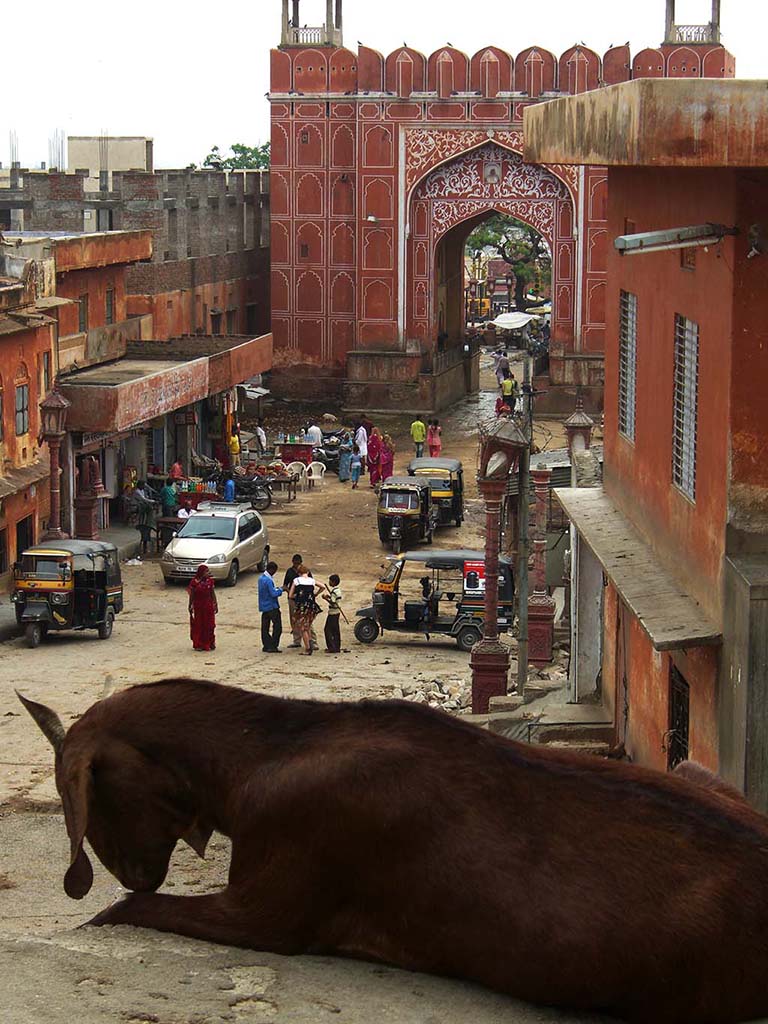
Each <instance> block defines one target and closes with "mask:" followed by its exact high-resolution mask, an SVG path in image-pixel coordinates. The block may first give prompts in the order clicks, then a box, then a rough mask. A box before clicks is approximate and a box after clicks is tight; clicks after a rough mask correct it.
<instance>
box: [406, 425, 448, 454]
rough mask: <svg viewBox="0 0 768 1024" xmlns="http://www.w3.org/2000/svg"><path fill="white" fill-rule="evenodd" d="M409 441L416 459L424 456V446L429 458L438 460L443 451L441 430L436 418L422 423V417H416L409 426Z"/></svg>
mask: <svg viewBox="0 0 768 1024" xmlns="http://www.w3.org/2000/svg"><path fill="white" fill-rule="evenodd" d="M411 440H412V441H413V444H414V448H415V449H416V458H417V459H420V458H422V456H423V455H424V445H425V444H426V446H427V451H428V452H429V457H430V458H431V459H438V458H439V457H440V453H441V452H442V450H443V428H442V427H441V426H440V421H439V420H438V419H437V418H433V419H431V420H427V422H426V423H425V422H424V419H423V417H422V416H417V417H416V419H415V420H414V421H413V423H412V424H411Z"/></svg>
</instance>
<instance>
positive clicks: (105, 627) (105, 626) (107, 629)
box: [99, 608, 115, 640]
mask: <svg viewBox="0 0 768 1024" xmlns="http://www.w3.org/2000/svg"><path fill="white" fill-rule="evenodd" d="M114 624H115V613H114V612H113V611H112V609H111V608H107V614H106V616H105V617H104V621H103V622H100V623H99V640H109V638H110V637H111V636H112V627H113V626H114Z"/></svg>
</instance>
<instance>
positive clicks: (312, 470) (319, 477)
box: [307, 462, 327, 487]
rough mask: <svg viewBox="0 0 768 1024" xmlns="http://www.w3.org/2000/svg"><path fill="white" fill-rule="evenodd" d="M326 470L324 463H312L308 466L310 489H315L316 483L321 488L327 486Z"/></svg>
mask: <svg viewBox="0 0 768 1024" xmlns="http://www.w3.org/2000/svg"><path fill="white" fill-rule="evenodd" d="M326 468H327V467H326V466H325V465H324V464H323V463H322V462H310V464H309V465H308V466H307V480H308V482H309V486H310V487H314V485H315V482H316V481H317V483H319V485H320V486H321V487H323V486H324V485H325V470H326Z"/></svg>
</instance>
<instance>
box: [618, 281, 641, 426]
mask: <svg viewBox="0 0 768 1024" xmlns="http://www.w3.org/2000/svg"><path fill="white" fill-rule="evenodd" d="M636 395H637V296H636V295H632V294H631V293H630V292H621V297H620V299H619V430H620V432H621V433H622V434H624V436H625V437H628V438H629V439H630V441H634V439H635V404H636Z"/></svg>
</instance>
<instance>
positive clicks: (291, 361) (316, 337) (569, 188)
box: [270, 0, 734, 412]
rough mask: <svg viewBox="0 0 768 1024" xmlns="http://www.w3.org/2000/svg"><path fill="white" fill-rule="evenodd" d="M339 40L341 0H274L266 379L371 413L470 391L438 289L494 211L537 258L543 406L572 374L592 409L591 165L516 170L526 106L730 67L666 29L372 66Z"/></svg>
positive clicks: (595, 318) (598, 237) (596, 358)
mask: <svg viewBox="0 0 768 1024" xmlns="http://www.w3.org/2000/svg"><path fill="white" fill-rule="evenodd" d="M668 2H671V0H668ZM668 21H669V18H668ZM670 24H671V25H672V27H671V29H670V28H669V26H668V33H667V34H668V36H669V34H670V32H672V33H675V32H677V31H678V29H677V28H676V26H675V25H674V19H672V22H671V23H670ZM680 31H682V29H681V30H680ZM341 37H342V0H327V2H326V22H325V25H324V26H322V27H319V28H312V27H309V28H307V27H301V19H300V16H299V0H283V34H282V42H281V46H280V47H279V48H278V49H276V50H273V51H272V64H271V68H272V70H271V92H270V101H271V104H272V157H271V175H270V188H271V197H270V206H271V225H272V226H271V232H272V233H271V260H272V330H273V335H274V341H275V361H274V365H275V370H274V374H275V376H277V377H279V378H281V384H282V385H283V386H284V387H285V388H290V387H291V386H294V387H296V388H297V389H300V390H301V391H302V393H304V394H307V395H309V394H311V395H315V396H318V397H319V396H321V395H327V394H340V393H341V394H343V397H344V401H345V405H347V406H348V407H349V408H353V409H354V408H356V409H362V408H366V409H371V410H373V409H387V408H389V409H391V408H402V409H403V410H413V409H416V408H419V409H422V410H424V411H425V412H426V411H429V410H431V409H438V408H440V407H442V406H444V405H447V404H448V403H450V402H452V401H454V400H456V399H457V398H458V397H460V396H461V395H463V394H464V393H465V392H466V390H467V389H468V388H471V387H472V386H473V385H474V386H476V380H477V378H476V360H474V359H472V358H469V359H467V358H465V356H464V350H463V336H462V335H463V317H462V315H461V310H460V309H459V306H458V304H459V303H460V301H461V298H460V296H461V289H454V290H453V291H452V292H451V293H450V294H448V293H447V292H445V291H444V290H442V291H441V287H440V281H441V280H455V279H458V278H459V275H462V274H463V266H462V262H461V261H462V253H463V243H464V240H465V238H466V236H467V234H468V233H469V231H471V229H472V228H473V227H474V226H475V225H476V224H477V223H479V222H480V221H481V220H482V219H483V218H484V217H486V216H488V215H489V214H490V213H491V212H493V211H498V212H501V213H505V214H509V215H510V216H513V217H515V218H516V219H518V220H522V221H524V222H526V223H528V224H530V225H531V226H532V227H534V228H535V229H536V230H537V231H538V232H539V233H540V234H541V235H542V236H543V237H544V238H545V240H546V242H547V244H548V246H549V248H550V250H551V252H552V302H553V316H552V340H551V343H550V376H551V381H550V389H549V396H548V397H549V400H550V402H553V401H554V403H556V402H557V399H558V394H560V395H561V396H562V402H563V405H564V407H571V406H572V392H573V387H574V386H575V385H580V386H582V387H587V388H592V389H594V394H593V399H594V400H596V401H597V400H599V397H600V391H601V384H602V352H603V335H604V332H605V266H606V255H607V248H608V238H607V235H606V210H607V194H606V174H605V172H604V171H603V170H602V169H601V168H595V167H589V168H574V167H565V166H557V167H542V166H536V165H531V164H527V163H525V161H524V159H523V156H522V154H523V141H524V140H523V111H524V109H525V107H526V105H528V104H529V103H534V102H539V101H541V100H542V99H547V98H549V97H550V96H551V95H552V94H553V93H556V94H559V93H569V92H570V93H578V92H584V91H586V90H589V89H595V88H598V87H600V86H602V85H611V84H614V83H618V82H621V81H626V80H628V79H629V78H631V77H641V76H646V75H659V74H662V75H667V76H670V77H674V76H681V75H685V76H690V74H692V73H693V72H692V70H691V68H693V67H694V63H695V66H696V67H697V68H699V69H700V73H702V74H704V73H706V74H707V75H709V76H714V77H730V76H732V75H733V73H734V68H733V58H732V57H731V56H730V54H728V53H727V52H726V51H725V50H724V49H723V48H722V46H720V45H719V43H718V42H717V41H716V40H711V41H704V40H702V41H699V42H696V41H691V40H689V39H688V38H686V40H685V42H686V44H687V50H690V51H691V53H694V51H695V53H694V55H695V56H696V62H693V61H692V60H690V59H687V58H686V60H684V61H683V60H682V59H681V56H680V54H681V47H680V45H679V44H678V43H677V42H676V41H675V40H673V39H671V38H668V39H667V40H666V41H665V43H664V44H662V46H661V47H660V48H659V49H658V50H643V51H642V53H641V54H639V55H638V56H637V57H636V58H635V61H634V62H633V61H632V59H631V57H630V53H629V49H628V47H614V48H612V49H611V50H609V51H608V53H606V54H605V56H604V57H603V59H602V60H601V59H600V57H599V56H598V55H597V54H596V53H595V52H594V51H592V50H590V49H589V48H587V47H585V46H575V47H571V49H570V50H568V51H566V53H564V54H563V55H562V56H561V57H560V58H559V60H558V59H557V58H556V57H555V56H554V55H553V54H551V53H549V52H548V51H547V50H544V49H543V48H539V47H528V48H526V49H524V50H522V51H521V52H520V53H519V54H518V55H517V57H513V56H512V55H511V54H508V53H505V52H504V51H503V50H501V49H499V48H498V47H486V48H484V49H483V50H480V51H479V52H478V53H477V54H475V55H474V56H473V57H472V58H469V57H468V56H467V55H465V54H464V53H462V52H461V51H460V50H457V49H454V48H453V47H450V46H447V47H444V48H442V49H441V50H438V51H436V52H435V53H433V54H432V55H431V56H430V57H428V58H427V57H425V56H424V55H422V54H420V53H418V52H417V51H416V50H413V49H410V48H408V47H407V46H403V47H401V48H400V49H399V50H396V51H395V52H394V53H391V54H389V56H387V57H384V56H382V55H381V54H380V53H378V52H377V51H375V50H373V49H370V48H368V47H364V46H360V47H359V49H358V52H357V54H355V53H353V52H352V51H350V50H347V49H345V48H344V47H343V45H342V38H341ZM681 41H682V40H681ZM696 73H697V74H698V73H699V71H697V72H696ZM438 267H440V268H442V269H441V271H440V273H442V278H441V277H440V276H439V274H438ZM443 332H445V333H447V335H448V340H447V342H446V343H445V345H444V346H441V347H442V348H443V349H444V351H441V352H440V354H439V357H438V356H437V355H436V351H437V337H438V334H439V333H443Z"/></svg>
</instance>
